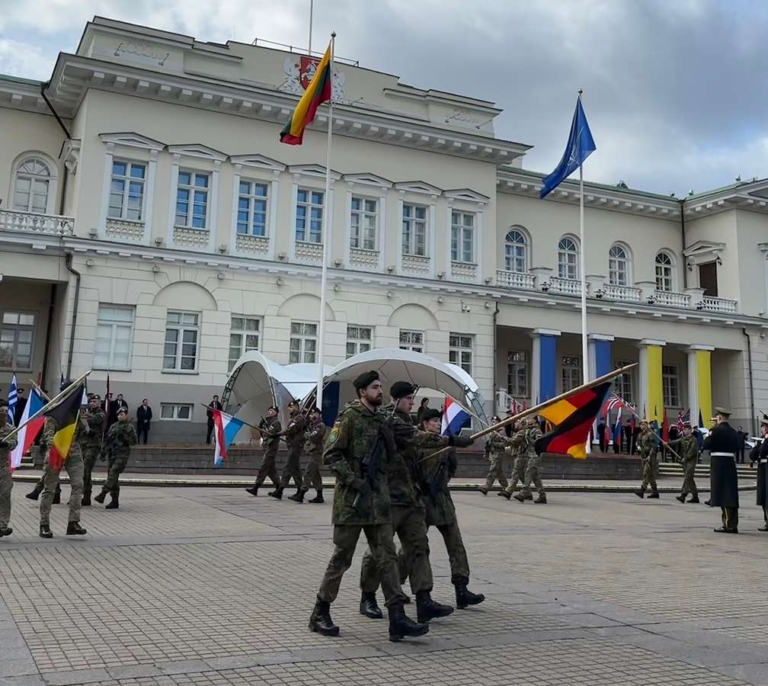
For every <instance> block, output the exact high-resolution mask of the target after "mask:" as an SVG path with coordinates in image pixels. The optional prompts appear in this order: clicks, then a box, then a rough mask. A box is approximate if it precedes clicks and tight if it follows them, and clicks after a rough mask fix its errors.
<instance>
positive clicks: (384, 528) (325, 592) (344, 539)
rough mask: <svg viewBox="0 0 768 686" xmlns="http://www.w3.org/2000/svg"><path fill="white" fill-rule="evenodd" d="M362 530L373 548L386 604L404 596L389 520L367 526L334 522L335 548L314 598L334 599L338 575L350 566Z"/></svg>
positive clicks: (342, 574) (369, 546) (397, 601)
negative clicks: (384, 522)
mask: <svg viewBox="0 0 768 686" xmlns="http://www.w3.org/2000/svg"><path fill="white" fill-rule="evenodd" d="M361 531H362V532H365V537H366V539H368V548H369V551H373V552H372V559H373V560H374V561H375V566H376V572H377V575H378V578H380V579H381V588H382V590H383V591H384V603H385V605H386V606H387V607H390V606H392V605H395V604H397V603H402V602H403V600H404V596H403V590H402V588H401V587H400V579H399V578H398V570H397V554H396V553H395V541H394V538H393V534H392V525H391V524H389V523H387V524H369V525H368V526H362V525H357V524H336V525H335V526H334V527H333V544H334V546H335V547H334V549H333V555H331V559H330V561H329V562H328V567H327V568H326V570H325V574H324V575H323V581H322V583H321V584H320V590H319V591H318V592H317V597H318V598H320V600H324V601H325V602H327V603H332V602H333V601H334V600H336V596H338V594H339V585H340V584H341V578H342V577H343V576H344V572H346V571H347V570H348V569H349V568H350V566H351V565H352V558H353V556H354V554H355V548H356V546H357V540H358V538H360V532H361Z"/></svg>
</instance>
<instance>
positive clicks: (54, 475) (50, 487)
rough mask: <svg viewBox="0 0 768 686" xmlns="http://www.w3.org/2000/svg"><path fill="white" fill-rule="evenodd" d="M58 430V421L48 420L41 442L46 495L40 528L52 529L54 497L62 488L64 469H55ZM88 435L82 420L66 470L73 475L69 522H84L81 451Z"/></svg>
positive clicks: (41, 507)
mask: <svg viewBox="0 0 768 686" xmlns="http://www.w3.org/2000/svg"><path fill="white" fill-rule="evenodd" d="M57 429H58V427H57V425H56V420H54V419H52V418H51V417H48V418H47V419H46V420H45V424H44V425H43V437H42V438H41V440H40V448H41V449H42V450H43V454H44V455H45V468H44V469H43V484H44V488H43V495H42V496H41V497H40V525H41V526H50V523H51V506H52V504H53V494H54V492H55V491H56V489H57V487H58V485H59V473H60V472H61V466H60V467H58V468H56V467H53V466H51V464H50V457H51V447H52V446H53V437H54V436H55V435H56V431H57ZM84 432H85V428H84V427H83V425H82V423H81V422H80V420H79V419H78V421H77V423H76V424H75V435H74V438H73V440H72V446H71V447H70V449H69V455H67V459H66V460H65V461H64V464H63V467H64V469H66V470H67V474H68V475H69V485H70V486H71V489H72V490H71V492H70V494H69V519H68V520H67V521H69V522H79V521H80V505H81V503H82V500H83V471H84V469H83V453H82V451H81V450H80V440H81V438H82V436H83V433H84Z"/></svg>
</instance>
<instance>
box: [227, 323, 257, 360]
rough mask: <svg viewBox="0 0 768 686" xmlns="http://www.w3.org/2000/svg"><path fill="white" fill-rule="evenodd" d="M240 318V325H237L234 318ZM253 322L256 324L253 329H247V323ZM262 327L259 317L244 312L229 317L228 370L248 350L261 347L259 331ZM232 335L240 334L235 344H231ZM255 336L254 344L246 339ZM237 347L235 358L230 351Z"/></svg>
mask: <svg viewBox="0 0 768 686" xmlns="http://www.w3.org/2000/svg"><path fill="white" fill-rule="evenodd" d="M238 319H239V320H242V322H240V323H242V326H240V327H237V326H236V324H237V323H238V322H237V321H236V320H238ZM249 322H250V323H253V324H255V325H256V328H255V329H249V328H248V323H249ZM262 328H263V320H262V318H261V317H255V316H251V315H246V314H233V315H232V316H231V317H230V321H229V353H228V355H229V366H228V370H229V371H232V368H233V367H234V366H235V363H236V362H237V361H238V360H239V359H240V358H241V357H242V356H243V355H245V353H247V352H250V351H252V350H260V349H261V333H262ZM233 336H240V342H239V343H238V344H237V345H233V343H232V337H233ZM254 337H255V339H256V345H255V346H254V345H249V344H248V340H249V338H251V339H253V338H254ZM235 348H237V349H238V350H239V352H238V355H237V357H236V358H234V359H233V358H232V351H233V350H234V349H235Z"/></svg>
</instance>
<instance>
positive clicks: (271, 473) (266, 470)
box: [254, 448, 280, 488]
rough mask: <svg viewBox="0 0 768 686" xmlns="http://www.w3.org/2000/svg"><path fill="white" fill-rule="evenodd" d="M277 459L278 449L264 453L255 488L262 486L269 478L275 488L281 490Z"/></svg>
mask: <svg viewBox="0 0 768 686" xmlns="http://www.w3.org/2000/svg"><path fill="white" fill-rule="evenodd" d="M276 457H277V448H275V449H273V450H267V451H265V452H264V457H262V458H261V465H260V466H259V473H258V474H257V475H256V483H255V484H254V486H257V487H258V486H261V484H263V483H264V481H265V480H266V478H267V477H269V479H270V481H271V482H272V483H273V484H274V486H275V488H280V478H279V477H278V476H277V467H276V466H275V458H276Z"/></svg>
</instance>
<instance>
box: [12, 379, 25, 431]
mask: <svg viewBox="0 0 768 686" xmlns="http://www.w3.org/2000/svg"><path fill="white" fill-rule="evenodd" d="M26 406H27V399H26V398H25V397H24V389H23V388H17V389H16V410H15V411H14V413H13V425H14V426H18V425H19V423H20V422H21V418H22V417H23V416H24V408H26Z"/></svg>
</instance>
